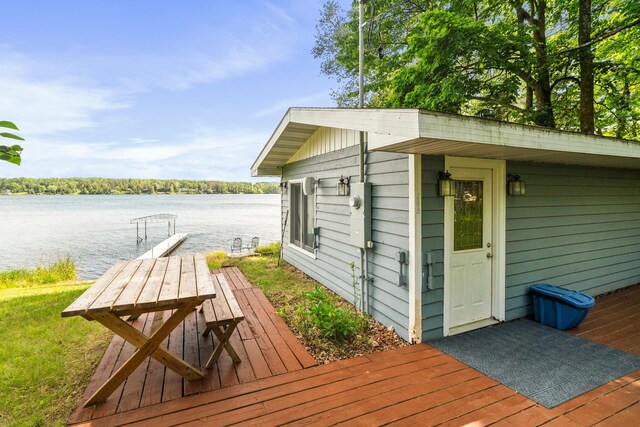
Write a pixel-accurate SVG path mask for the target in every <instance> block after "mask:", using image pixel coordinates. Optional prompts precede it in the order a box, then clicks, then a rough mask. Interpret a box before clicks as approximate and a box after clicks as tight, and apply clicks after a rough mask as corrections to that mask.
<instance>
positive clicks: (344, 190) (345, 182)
mask: <svg viewBox="0 0 640 427" xmlns="http://www.w3.org/2000/svg"><path fill="white" fill-rule="evenodd" d="M336 194H337V195H338V196H348V195H349V177H348V176H344V175H340V179H339V180H338V184H337V185H336Z"/></svg>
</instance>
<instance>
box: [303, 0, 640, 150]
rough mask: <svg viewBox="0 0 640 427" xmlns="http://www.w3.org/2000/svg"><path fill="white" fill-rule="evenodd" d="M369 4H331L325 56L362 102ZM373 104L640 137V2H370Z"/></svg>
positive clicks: (341, 94) (323, 32)
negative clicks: (361, 25)
mask: <svg viewBox="0 0 640 427" xmlns="http://www.w3.org/2000/svg"><path fill="white" fill-rule="evenodd" d="M358 3H359V1H354V2H353V5H352V7H351V9H349V10H342V9H341V8H340V6H339V5H338V4H337V2H335V1H333V0H330V1H327V2H326V3H325V4H324V7H323V9H322V11H321V15H320V18H319V20H318V23H317V26H316V29H317V35H316V44H315V46H314V49H313V54H314V56H315V57H317V58H320V59H321V60H322V63H321V71H322V73H324V74H327V75H330V76H333V77H335V78H336V80H337V82H338V84H339V88H338V89H337V90H336V91H335V92H334V93H333V95H334V98H335V100H336V101H337V103H338V104H339V105H341V106H354V105H355V104H356V100H357V70H358V63H357V61H358V55H357V45H358V40H357V29H358V26H357V25H358V24H357V22H358V14H357V9H358ZM365 11H366V12H365V15H366V19H367V24H366V27H365V30H366V45H367V50H366V60H365V81H366V93H367V95H366V98H365V99H366V103H367V105H368V106H370V107H400V108H407V107H408V108H427V109H430V110H435V111H443V112H451V113H458V114H469V115H477V116H490V117H495V118H498V119H501V120H508V121H517V122H521V123H533V124H537V125H541V126H546V127H558V128H562V129H568V130H582V131H583V132H586V133H594V132H595V133H602V134H607V135H615V136H620V137H626V138H637V137H638V129H637V128H638V111H639V108H640V97H638V96H637V93H638V91H639V90H640V81H639V79H638V70H639V69H640V62H639V61H638V55H639V53H638V51H639V49H638V45H639V43H638V40H640V34H639V30H638V24H640V2H633V1H628V0H527V1H524V0H453V1H439V0H435V1H430V0H422V1H420V0H414V1H406V0H375V1H366V4H365Z"/></svg>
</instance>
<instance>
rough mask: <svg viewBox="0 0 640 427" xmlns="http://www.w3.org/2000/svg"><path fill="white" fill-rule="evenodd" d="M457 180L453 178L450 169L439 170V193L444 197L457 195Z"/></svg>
mask: <svg viewBox="0 0 640 427" xmlns="http://www.w3.org/2000/svg"><path fill="white" fill-rule="evenodd" d="M454 183H455V181H454V180H453V179H451V174H450V173H449V171H446V172H442V171H439V172H438V194H439V195H440V196H442V197H447V196H455V195H456V188H455V186H454Z"/></svg>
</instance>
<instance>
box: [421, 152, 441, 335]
mask: <svg viewBox="0 0 640 427" xmlns="http://www.w3.org/2000/svg"><path fill="white" fill-rule="evenodd" d="M443 169H444V157H442V156H422V252H423V253H424V254H426V253H429V252H431V256H432V261H433V263H434V265H433V270H434V271H433V280H434V286H433V288H434V289H433V290H430V291H429V290H427V289H426V287H423V289H422V339H423V340H428V339H434V338H439V337H442V323H443V318H442V313H443V303H444V199H443V198H442V197H440V196H438V182H437V178H436V176H437V173H438V171H441V170H443Z"/></svg>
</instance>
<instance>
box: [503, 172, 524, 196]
mask: <svg viewBox="0 0 640 427" xmlns="http://www.w3.org/2000/svg"><path fill="white" fill-rule="evenodd" d="M507 193H508V194H509V195H510V196H524V195H525V193H526V190H525V182H524V181H522V180H521V179H520V175H512V174H510V173H509V174H507Z"/></svg>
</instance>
